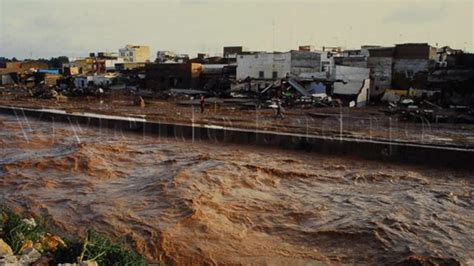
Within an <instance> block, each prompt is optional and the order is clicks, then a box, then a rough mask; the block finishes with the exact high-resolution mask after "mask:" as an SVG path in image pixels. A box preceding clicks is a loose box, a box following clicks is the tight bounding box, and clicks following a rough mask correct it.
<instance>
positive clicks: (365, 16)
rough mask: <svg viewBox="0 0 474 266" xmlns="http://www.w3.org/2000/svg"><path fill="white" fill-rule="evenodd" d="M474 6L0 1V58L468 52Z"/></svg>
mask: <svg viewBox="0 0 474 266" xmlns="http://www.w3.org/2000/svg"><path fill="white" fill-rule="evenodd" d="M473 16H474V0H464V1H462V0H445V1H433V0H419V1H413V0H411V1H400V0H376V1H358V0H332V1H329V0H301V1H289V0H286V1H277V0H252V1H250V0H169V1H164V0H162V1H151V0H121V1H112V0H95V1H92V0H29V1H25V0H0V56H5V57H13V56H16V57H17V58H29V57H31V56H32V57H34V58H38V57H51V56H59V55H66V56H69V57H80V56H86V55H87V54H88V53H89V52H97V51H114V52H116V51H117V50H118V48H120V47H121V46H124V45H125V44H143V45H149V46H150V48H151V51H152V59H154V58H155V54H156V51H157V50H171V51H175V52H178V53H188V54H190V55H191V56H195V54H196V53H197V52H206V53H209V54H211V55H214V54H219V53H222V47H223V46H226V45H243V46H245V47H247V48H249V49H250V50H259V51H261V50H267V51H273V50H276V51H286V50H290V49H297V47H298V45H304V44H311V45H314V46H315V47H316V48H320V47H322V46H343V47H346V48H357V47H360V46H361V45H364V44H378V45H387V46H389V45H393V44H395V43H404V42H428V43H430V44H431V45H434V46H436V44H438V46H444V45H450V46H451V47H454V48H461V49H467V50H469V51H471V52H474V37H473V30H474V29H473Z"/></svg>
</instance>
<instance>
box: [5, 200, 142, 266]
mask: <svg viewBox="0 0 474 266" xmlns="http://www.w3.org/2000/svg"><path fill="white" fill-rule="evenodd" d="M50 232H51V230H49V227H48V226H47V223H46V222H45V221H44V220H39V222H38V223H37V222H36V221H35V219H33V218H29V219H25V218H22V217H21V216H20V215H17V214H15V213H14V212H12V211H11V210H9V209H6V208H0V265H1V264H6V263H24V264H29V263H33V262H36V261H39V260H44V262H46V263H48V264H54V265H57V264H64V263H77V264H83V265H97V264H99V265H146V261H145V259H144V258H143V256H141V255H139V254H137V253H135V252H134V251H132V250H129V249H127V248H125V245H124V243H123V242H116V243H113V242H111V241H110V240H109V239H108V238H106V237H105V236H102V235H100V234H99V233H97V232H94V231H88V232H87V234H86V237H85V238H84V239H77V238H64V239H63V238H61V237H59V236H57V235H54V234H51V233H50Z"/></svg>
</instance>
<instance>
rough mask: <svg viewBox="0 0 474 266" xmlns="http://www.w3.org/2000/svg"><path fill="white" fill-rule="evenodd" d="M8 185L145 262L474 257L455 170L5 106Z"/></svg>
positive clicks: (13, 197)
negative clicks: (219, 140)
mask: <svg viewBox="0 0 474 266" xmlns="http://www.w3.org/2000/svg"><path fill="white" fill-rule="evenodd" d="M23 119H24V118H23ZM0 192H1V194H0V200H1V202H2V204H4V205H7V206H9V207H11V208H14V209H16V210H19V211H24V212H29V213H32V214H35V215H42V216H45V217H46V218H47V219H48V220H50V221H51V223H53V224H54V225H55V226H57V227H58V228H59V230H62V231H63V232H64V233H67V234H83V233H84V232H85V230H87V229H89V228H93V229H96V230H98V231H100V232H104V233H106V234H108V235H109V236H111V237H113V238H115V237H123V236H125V238H126V240H127V241H128V243H129V244H130V245H131V246H132V247H133V248H135V249H136V250H137V251H138V252H141V253H143V254H145V256H146V257H147V259H148V260H150V261H156V260H159V259H160V258H163V259H166V260H168V261H169V262H172V263H176V264H201V263H210V264H214V263H215V264H269V265H275V264H286V265H288V264H291V265H308V264H313V265H314V264H315V265H319V264H321V265H328V264H329V265H330V264H334V265H338V264H355V263H357V264H373V265H380V264H393V263H397V262H409V261H412V260H431V261H435V262H436V261H438V262H439V261H441V262H456V261H458V262H460V263H463V264H470V263H473V261H474V223H473V221H474V199H473V197H474V176H473V173H469V172H462V171H456V170H453V169H451V170H447V169H433V168H428V167H426V166H423V167H422V166H407V165H399V164H398V165H397V164H387V163H379V162H374V161H364V160H359V159H352V158H347V157H328V156H323V155H318V154H310V153H297V152H289V151H282V150H277V149H263V148H254V147H242V146H236V145H229V144H216V143H191V142H186V141H177V140H175V139H159V138H155V137H144V136H141V135H136V134H125V133H121V132H113V131H109V130H105V129H104V130H100V129H98V128H85V127H82V128H81V127H78V126H77V125H68V124H52V123H46V122H39V121H34V120H30V121H28V123H26V121H25V120H18V119H17V118H15V117H12V116H0Z"/></svg>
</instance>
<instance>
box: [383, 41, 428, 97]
mask: <svg viewBox="0 0 474 266" xmlns="http://www.w3.org/2000/svg"><path fill="white" fill-rule="evenodd" d="M436 56H437V49H436V48H435V47H432V46H430V45H428V44H427V43H407V44H397V45H396V46H395V49H394V54H393V69H392V87H393V88H394V89H409V88H414V89H419V90H426V89H428V74H429V73H430V72H431V71H432V70H434V67H435V60H436Z"/></svg>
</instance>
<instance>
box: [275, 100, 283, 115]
mask: <svg viewBox="0 0 474 266" xmlns="http://www.w3.org/2000/svg"><path fill="white" fill-rule="evenodd" d="M276 106H277V108H276V111H277V114H276V116H277V118H280V119H284V118H285V116H284V115H283V106H281V101H280V100H277V102H276Z"/></svg>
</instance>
